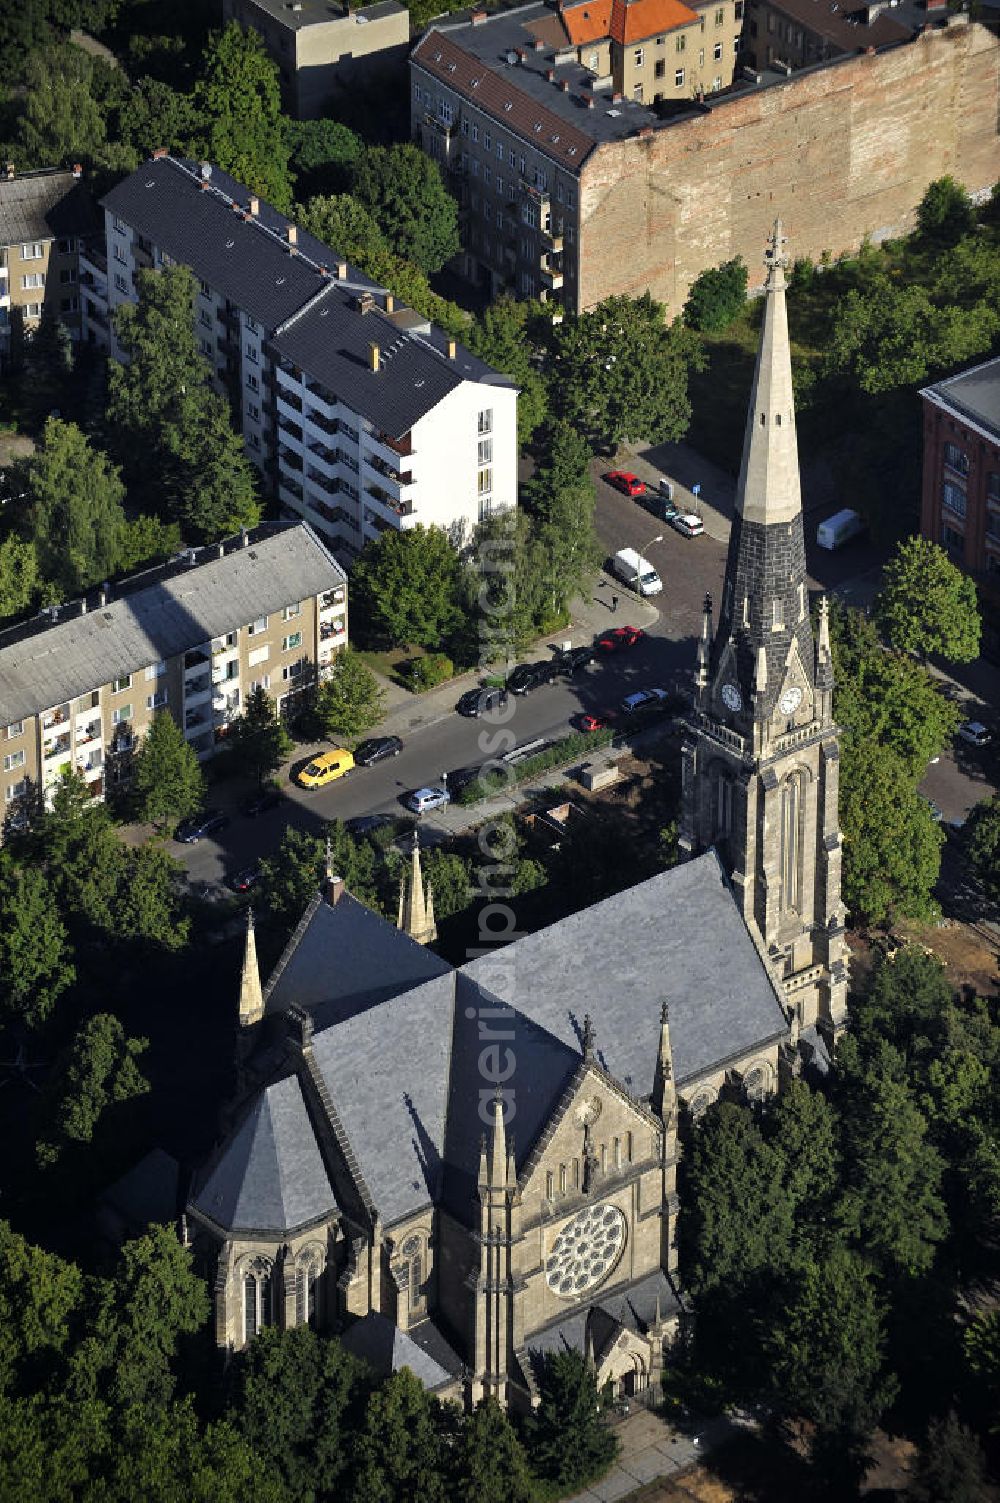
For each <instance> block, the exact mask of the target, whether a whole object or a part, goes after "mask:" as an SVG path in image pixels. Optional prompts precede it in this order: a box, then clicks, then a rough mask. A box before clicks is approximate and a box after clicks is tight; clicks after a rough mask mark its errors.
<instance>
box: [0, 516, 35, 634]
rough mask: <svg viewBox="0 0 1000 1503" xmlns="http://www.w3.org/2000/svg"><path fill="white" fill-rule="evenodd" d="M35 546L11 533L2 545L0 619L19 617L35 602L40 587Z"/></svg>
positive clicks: (0, 547) (0, 554)
mask: <svg viewBox="0 0 1000 1503" xmlns="http://www.w3.org/2000/svg"><path fill="white" fill-rule="evenodd" d="M39 583H40V581H39V578H38V554H37V553H36V551H35V545H34V543H31V542H24V541H23V539H21V538H19V537H17V536H16V534H14V533H11V534H10V536H9V537H5V538H4V540H3V542H2V543H0V617H3V616H18V615H20V614H21V612H22V611H26V610H27V609H28V607H29V606H30V605H31V604H32V603H33V601H34V599H35V596H36V594H37V592H38V588H39Z"/></svg>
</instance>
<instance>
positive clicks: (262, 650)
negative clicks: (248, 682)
mask: <svg viewBox="0 0 1000 1503" xmlns="http://www.w3.org/2000/svg"><path fill="white" fill-rule="evenodd" d="M270 653H271V649H270V647H266V646H265V647H255V648H254V649H253V651H252V652H251V653H250V654H249V656H248V657H247V667H249V668H259V667H260V665H261V663H266V662H267V660H268V657H269V656H270Z"/></svg>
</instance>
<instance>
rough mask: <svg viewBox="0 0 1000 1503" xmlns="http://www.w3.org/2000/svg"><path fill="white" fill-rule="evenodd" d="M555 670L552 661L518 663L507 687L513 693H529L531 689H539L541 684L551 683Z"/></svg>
mask: <svg viewBox="0 0 1000 1503" xmlns="http://www.w3.org/2000/svg"><path fill="white" fill-rule="evenodd" d="M554 672H555V667H554V664H552V663H545V662H542V663H518V665H517V667H516V668H515V669H514V671H513V673H512V674H511V676H510V678H509V679H508V680H507V688H508V689H509V690H510V692H511V693H512V694H527V693H528V691H529V690H530V689H537V688H538V686H539V684H549V683H551V682H552V678H553V675H554Z"/></svg>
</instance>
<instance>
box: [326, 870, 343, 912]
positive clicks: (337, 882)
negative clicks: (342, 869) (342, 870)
mask: <svg viewBox="0 0 1000 1503" xmlns="http://www.w3.org/2000/svg"><path fill="white" fill-rule="evenodd" d="M343 895H344V879H343V877H338V876H337V874H336V872H330V871H328V872H327V874H326V901H327V902H328V903H329V905H330V907H331V908H336V906H337V904H338V903H339V902H340V900H341V898H342V897H343Z"/></svg>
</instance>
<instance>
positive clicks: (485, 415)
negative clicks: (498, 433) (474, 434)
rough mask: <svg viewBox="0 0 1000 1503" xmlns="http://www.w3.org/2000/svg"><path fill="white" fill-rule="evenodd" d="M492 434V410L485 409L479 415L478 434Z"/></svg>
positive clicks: (490, 408)
mask: <svg viewBox="0 0 1000 1503" xmlns="http://www.w3.org/2000/svg"><path fill="white" fill-rule="evenodd" d="M492 432H493V408H492V407H486V408H484V409H483V411H482V412H481V413H480V414H479V433H480V434H484V433H492Z"/></svg>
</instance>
